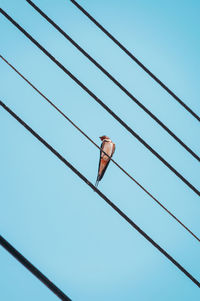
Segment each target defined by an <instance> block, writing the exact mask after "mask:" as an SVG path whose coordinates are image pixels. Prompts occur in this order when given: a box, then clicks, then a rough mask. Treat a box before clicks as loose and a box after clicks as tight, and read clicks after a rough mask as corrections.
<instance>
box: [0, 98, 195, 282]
mask: <svg viewBox="0 0 200 301" xmlns="http://www.w3.org/2000/svg"><path fill="white" fill-rule="evenodd" d="M0 105H1V106H2V107H3V108H4V109H5V110H6V111H7V112H8V113H9V114H10V115H11V116H12V117H14V118H15V119H16V120H17V121H18V122H19V123H20V124H21V125H23V127H25V128H26V129H27V130H28V131H29V132H30V133H31V134H32V135H33V136H34V137H35V138H37V139H38V140H39V141H40V142H41V143H42V144H43V145H44V146H46V147H47V148H48V149H49V150H50V151H51V152H52V153H53V154H54V155H55V156H56V157H57V158H58V159H59V160H61V161H62V162H63V163H64V164H65V165H66V166H68V167H69V168H70V169H71V170H72V171H73V172H74V173H75V174H76V175H77V176H79V178H81V180H82V181H84V182H85V183H86V184H87V185H88V186H90V187H91V188H92V189H93V190H94V191H95V192H96V193H97V194H98V195H99V196H100V197H101V198H102V199H104V200H105V201H106V203H107V204H108V205H109V206H110V207H112V208H113V209H114V210H115V211H116V212H117V213H118V214H119V215H120V216H121V217H122V218H123V219H125V220H126V221H127V222H128V223H129V224H130V225H131V226H132V227H133V228H134V229H135V230H137V231H138V232H139V233H140V234H141V235H142V236H143V237H144V238H146V239H147V240H148V241H149V242H150V243H151V244H152V245H153V246H154V247H155V248H156V249H157V250H159V251H160V252H161V253H162V254H163V255H164V256H165V257H166V258H167V259H168V260H170V261H171V262H172V263H173V264H174V265H175V266H176V267H177V268H178V269H179V270H180V271H182V272H183V273H184V274H185V275H186V276H187V277H188V278H189V279H190V280H192V281H193V282H194V283H195V284H196V285H197V286H198V287H200V282H199V281H198V280H197V279H196V278H194V277H193V276H192V275H191V274H190V273H189V272H188V271H187V270H186V269H184V268H183V266H182V265H180V264H179V263H178V262H177V261H176V260H175V259H174V258H173V257H172V256H171V255H169V253H167V252H166V251H165V250H164V249H163V248H162V247H161V246H160V245H158V244H157V243H156V242H155V241H154V240H153V239H152V238H151V237H150V236H148V235H147V234H146V233H145V232H144V231H143V230H142V229H141V228H140V227H138V226H137V225H136V224H135V223H134V222H133V221H132V220H131V219H130V218H129V217H128V216H127V215H126V214H125V213H124V212H123V211H122V210H120V209H119V208H118V207H117V206H116V205H115V204H114V203H113V202H111V200H110V199H108V198H107V197H106V196H105V195H104V194H103V193H102V192H101V191H100V190H99V189H98V188H96V187H95V186H94V185H93V184H92V183H91V182H90V181H89V180H88V179H87V178H86V177H85V176H84V175H82V174H81V173H80V172H79V171H78V170H77V169H76V168H75V167H74V166H73V165H71V163H70V162H68V161H67V160H66V159H65V158H64V157H63V156H62V155H61V154H59V153H58V152H57V151H56V150H55V149H54V148H53V147H52V146H51V145H50V144H48V143H47V142H46V141H45V140H44V139H43V138H42V137H41V136H40V135H38V134H37V133H36V132H35V131H34V130H33V129H32V128H31V127H30V126H29V125H28V124H26V123H25V122H24V121H23V120H22V119H21V118H20V117H19V116H17V115H16V114H15V113H14V112H13V111H12V110H11V109H10V108H8V107H7V106H6V105H5V104H4V103H3V102H2V101H0Z"/></svg>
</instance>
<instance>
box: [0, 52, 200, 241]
mask: <svg viewBox="0 0 200 301" xmlns="http://www.w3.org/2000/svg"><path fill="white" fill-rule="evenodd" d="M0 58H1V59H2V60H3V61H4V62H5V63H6V64H7V65H9V66H10V67H11V68H12V69H13V70H14V71H15V72H16V73H17V74H18V75H19V76H20V77H22V78H23V79H24V80H25V81H26V82H27V83H28V84H29V85H30V86H31V87H32V88H33V89H34V90H35V91H36V92H38V93H39V94H40V95H41V96H42V97H43V98H44V99H45V100H46V101H47V102H48V103H49V104H50V105H51V106H52V107H54V109H56V110H57V111H58V112H59V113H60V114H61V115H62V116H63V117H64V118H65V119H66V120H68V121H69V122H70V123H71V124H72V125H73V126H74V127H75V128H76V129H77V130H78V131H79V132H80V133H81V134H82V135H83V136H85V137H86V138H87V139H88V140H89V141H90V142H91V143H92V144H93V145H95V146H96V147H97V148H98V149H99V150H101V151H102V152H103V153H104V154H105V155H107V154H106V152H104V150H103V149H102V148H101V147H99V146H98V145H97V144H96V143H95V142H94V141H93V140H92V139H91V138H90V137H89V136H88V135H87V134H85V133H84V132H83V131H82V130H81V129H80V128H79V127H78V126H77V125H76V124H75V123H74V122H73V121H72V120H71V119H70V118H69V117H67V116H66V115H65V114H64V113H63V112H62V111H61V110H60V109H59V108H58V107H57V106H56V105H55V104H54V103H53V102H52V101H51V100H50V99H49V98H47V97H46V96H45V95H44V94H43V93H42V92H41V91H40V90H38V89H37V88H36V87H35V86H34V85H33V84H32V83H31V82H30V81H29V80H28V79H27V78H26V77H24V76H23V75H22V74H21V73H20V72H19V71H18V70H17V69H16V68H15V67H14V66H13V65H11V64H10V63H9V62H8V61H7V60H6V59H5V58H4V57H3V56H2V55H0ZM107 156H108V155H107ZM108 157H109V158H110V160H111V161H112V162H113V163H114V164H115V165H116V166H117V167H118V168H119V169H120V170H121V171H122V172H123V173H124V174H126V175H127V176H128V177H129V178H130V179H131V180H132V181H133V182H135V183H136V184H137V185H138V186H139V187H140V188H141V189H142V190H143V191H144V192H145V193H146V194H147V195H148V196H150V197H151V198H152V199H153V200H154V201H155V202H156V203H157V204H158V205H159V206H161V207H162V208H163V209H164V210H165V211H166V212H167V213H168V214H169V215H171V217H173V218H174V219H175V220H176V221H177V222H178V223H179V224H180V225H181V226H183V227H184V228H185V229H186V230H187V231H188V232H189V233H190V234H191V235H192V236H193V237H194V238H196V239H197V240H198V241H199V242H200V238H199V237H197V236H196V235H195V234H194V233H193V232H192V231H191V230H190V229H189V228H188V227H186V226H185V225H184V224H183V223H182V222H181V221H180V220H179V219H178V218H177V217H176V216H175V215H174V214H173V213H171V212H170V211H169V210H168V209H167V208H166V207H165V206H164V205H163V204H162V203H161V202H159V201H158V199H156V198H155V197H154V196H153V195H152V194H151V193H150V192H149V191H148V190H147V189H145V188H144V187H143V186H142V185H141V184H140V183H139V182H138V181H137V180H135V179H134V178H133V177H132V176H131V175H130V174H129V173H128V172H127V171H126V170H125V169H124V168H123V167H121V166H120V165H119V164H118V163H117V162H116V161H115V160H113V159H112V158H111V157H110V156H108Z"/></svg>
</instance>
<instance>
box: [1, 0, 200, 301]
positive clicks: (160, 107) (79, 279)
mask: <svg viewBox="0 0 200 301" xmlns="http://www.w3.org/2000/svg"><path fill="white" fill-rule="evenodd" d="M34 3H35V4H36V5H38V6H39V7H40V8H41V9H42V10H44V12H46V14H47V15H48V16H49V17H51V18H52V19H53V20H54V21H55V22H57V24H58V25H59V26H60V27H61V28H62V29H64V30H65V31H66V32H67V33H68V34H69V35H70V36H71V37H72V38H73V39H74V40H75V41H76V42H78V43H79V44H80V45H81V47H83V48H84V49H85V50H86V51H88V52H89V54H90V55H91V56H93V57H94V58H95V59H96V60H97V61H98V62H99V63H101V64H102V65H103V67H104V68H106V69H107V70H108V71H109V72H110V73H111V74H112V75H113V76H115V77H116V78H117V79H118V80H119V81H120V82H121V83H122V84H124V86H125V87H126V88H127V89H128V90H129V91H130V92H131V93H132V94H133V95H134V96H136V97H137V98H138V99H139V100H140V101H141V102H142V103H143V104H144V105H145V106H146V107H147V108H148V109H150V110H151V111H152V112H153V113H154V114H155V115H156V116H157V117H159V118H160V119H161V121H162V122H164V123H165V124H166V125H167V126H168V127H169V128H170V129H171V130H172V131H174V132H175V134H176V135H177V136H178V137H180V138H181V139H182V140H183V141H184V142H185V143H186V144H187V145H188V146H190V147H191V149H192V150H194V151H195V152H196V153H197V154H198V155H200V140H199V131H200V125H199V122H198V121H197V120H195V119H194V118H193V117H192V116H191V115H190V114H189V113H188V112H187V111H186V110H185V109H184V108H182V107H181V106H180V105H179V104H178V103H177V102H176V101H175V100H174V99H173V98H172V97H171V96H170V95H168V94H167V92H165V91H164V90H163V89H162V88H161V87H160V86H158V84H156V83H155V82H154V81H153V80H152V79H151V78H150V77H149V76H148V75H147V74H145V72H144V71H142V70H141V69H140V68H139V67H138V66H137V65H136V64H135V63H134V62H133V61H132V60H131V59H130V58H129V57H128V56H127V55H125V54H124V53H123V52H122V51H121V50H120V49H119V48H118V47H117V46H116V45H115V44H114V43H113V42H112V41H111V40H109V39H108V38H107V37H106V36H105V35H104V34H103V33H102V32H101V31H100V30H99V29H98V28H97V27H96V26H95V25H94V24H93V23H92V22H91V21H90V20H89V19H87V17H86V16H84V15H83V14H82V13H81V12H80V11H79V10H78V9H77V8H76V7H75V6H74V5H73V4H72V3H71V2H70V1H67V0H59V1H55V0H54V1H53V0H35V1H34ZM79 3H80V4H82V5H83V7H84V8H85V9H87V10H88V11H89V12H90V13H91V14H92V16H94V17H95V18H96V19H97V20H98V21H99V22H100V23H101V24H102V25H103V26H105V28H106V29H108V30H109V31H110V32H111V33H112V34H113V35H114V36H115V37H116V38H117V39H119V41H120V42H122V43H123V44H124V45H125V46H126V47H127V48H128V49H129V50H130V51H131V52H132V53H133V54H134V55H135V56H136V57H137V58H138V59H140V60H141V61H142V63H143V64H144V65H146V66H147V67H148V68H149V69H150V70H151V71H152V72H153V73H154V74H156V76H158V77H159V78H160V79H161V80H162V81H163V82H164V83H166V84H167V85H168V86H169V87H170V88H171V89H172V90H173V91H174V92H175V93H176V94H177V95H178V96H179V97H180V98H181V99H182V100H183V101H184V102H185V103H187V105H188V106H190V107H191V109H193V110H194V111H195V112H196V113H197V114H200V100H199V95H200V85H199V69H200V59H199V52H200V40H199V34H200V18H199V10H200V2H199V1H197V0H192V1H186V0H183V1H182V0H177V1H172V0H170V1H161V0H155V1H149V0H140V1H139V0H138V1H135V0H134V1H133V0H124V1H120V0H109V1H107V0H101V1H92V0H84V1H79ZM0 6H1V7H2V8H3V9H4V10H5V11H6V12H7V13H8V14H10V15H11V16H12V17H13V18H14V19H15V20H16V21H17V22H18V23H19V24H20V25H21V26H23V27H24V28H25V29H26V30H27V31H28V32H29V33H30V34H31V35H33V37H34V38H36V39H37V40H38V41H39V42H40V43H41V44H42V45H43V46H44V47H46V49H47V50H48V51H49V52H50V53H51V54H52V55H53V56H55V57H56V58H57V59H58V60H59V61H60V62H61V63H62V64H63V65H64V66H65V67H67V68H68V69H69V70H70V71H71V72H72V73H73V74H74V75H75V76H76V77H78V78H79V80H81V81H82V82H83V83H84V84H85V85H87V86H88V88H89V89H90V90H91V91H92V92H94V93H95V94H96V95H97V96H98V97H99V98H100V99H102V100H103V101H104V102H105V103H106V104H107V105H108V106H109V107H110V108H111V109H112V110H113V111H114V112H115V113H117V114H118V115H119V116H120V117H121V118H122V119H123V120H124V121H125V122H126V123H127V124H128V125H129V126H130V127H131V128H133V129H134V130H135V131H136V132H137V133H138V134H139V135H140V136H141V137H142V138H143V139H144V140H145V141H146V142H148V143H149V144H150V145H151V146H152V147H153V148H154V149H155V150H156V151H157V152H158V153H159V154H160V155H162V156H163V157H164V158H165V159H166V160H167V161H168V162H169V163H170V164H171V165H172V166H174V167H175V168H176V169H177V170H178V171H179V172H180V173H181V174H182V175H183V176H184V177H185V178H187V179H188V180H189V181H191V183H192V184H193V185H194V186H196V187H197V188H198V189H200V184H199V178H200V166H199V164H198V162H197V160H195V159H194V158H193V157H192V156H191V155H190V154H189V153H187V151H186V150H184V149H183V147H181V146H180V145H179V144H178V143H177V142H176V141H175V140H174V139H173V138H172V137H171V136H169V135H168V134H167V133H166V132H165V131H164V130H163V129H162V128H161V127H159V126H158V125H157V124H156V122H154V121H153V120H152V119H151V118H150V117H149V116H148V115H147V114H145V113H144V112H143V111H142V110H141V109H140V108H139V107H138V106H137V105H136V104H135V103H134V102H133V101H132V100H131V99H129V98H128V97H127V96H126V95H125V94H123V92H122V91H121V90H120V89H119V88H118V87H116V86H115V85H114V84H113V83H112V82H111V81H110V80H109V79H108V78H106V76H105V75H104V74H102V73H101V72H100V71H99V70H98V69H97V68H96V67H95V66H94V65H92V63H91V62H89V61H88V60H87V59H86V58H85V57H84V56H83V55H82V54H81V53H80V52H79V51H78V50H76V49H75V48H74V46H73V45H71V44H70V43H69V42H68V41H67V40H66V39H65V38H64V37H63V36H62V35H61V34H59V33H58V32H57V31H56V30H55V29H54V28H53V27H52V26H51V25H50V24H48V23H47V21H45V20H44V19H43V18H42V17H41V16H40V15H39V14H38V13H37V12H36V11H35V10H34V9H33V8H32V7H31V6H30V5H29V4H28V3H27V2H26V1H25V0H18V1H14V0H0ZM0 54H1V55H3V56H4V57H5V58H6V59H7V60H8V61H9V62H10V63H12V64H13V65H14V66H15V67H16V68H17V69H18V70H19V71H20V72H21V73H22V74H23V75H24V76H26V77H27V78H28V79H29V80H30V81H31V82H32V83H33V84H34V85H35V86H36V87H37V88H38V89H40V90H41V91H42V92H43V93H44V94H45V95H46V96H47V97H49V98H50V99H51V100H52V101H53V102H54V103H55V104H56V105H57V106H58V107H59V108H60V109H61V110H63V112H64V113H65V114H66V115H67V116H68V117H70V118H71V119H72V120H73V121H74V122H75V123H76V124H77V125H78V126H79V127H80V128H81V129H82V130H83V131H85V132H86V133H87V134H88V135H89V137H90V138H92V139H93V140H94V141H95V142H96V143H97V144H99V145H100V140H99V136H101V135H108V136H109V137H110V138H111V139H112V140H113V142H115V144H116V152H115V154H114V159H115V160H116V161H117V162H118V163H119V164H120V165H121V166H122V167H123V168H125V169H126V170H127V171H128V172H129V173H130V174H131V175H132V176H133V177H135V178H136V179H137V180H138V181H139V182H140V183H141V184H142V185H143V186H144V187H145V188H147V189H148V190H149V191H150V192H151V193H152V194H153V195H154V196H155V197H157V198H158V200H159V201H160V202H161V203H162V204H164V205H165V206H166V207H167V208H168V209H169V210H171V211H172V212H173V213H174V214H175V215H176V216H177V217H178V218H179V219H180V220H181V221H182V222H184V223H185V224H186V225H187V226H188V227H189V228H190V229H191V230H192V231H193V232H194V233H195V234H196V235H198V236H200V221H199V212H200V202H199V198H198V196H197V195H196V194H195V193H194V192H193V191H192V190H191V189H189V188H188V187H187V186H186V185H185V184H184V183H183V182H182V181H181V180H180V179H178V178H177V177H176V176H175V175H174V174H173V173H172V172H171V171H170V170H169V169H168V168H167V167H166V166H164V165H163V164H162V163H161V162H160V161H159V160H158V159H157V158H156V157H155V156H153V155H152V153H150V152H149V151H148V150H147V149H146V148H145V147H144V146H143V145H142V144H141V143H140V142H139V141H138V140H136V139H135V138H134V137H133V136H132V135H131V134H130V133H129V132H127V131H126V130H125V129H124V128H123V127H122V126H121V125H120V124H119V123H118V122H117V121H116V120H115V119H114V118H113V117H112V116H111V115H109V114H108V113H107V112H106V111H105V110H104V109H103V108H102V107H101V106H100V105H99V104H97V103H96V102H95V101H94V100H93V99H92V98H91V97H90V96H89V95H88V94H87V93H86V92H84V91H83V90H82V89H81V88H80V87H79V86H77V84H76V83H75V82H73V80H72V79H70V78H69V77H68V76H67V75H66V74H65V73H64V72H63V71H62V70H61V69H59V68H58V66H56V65H55V64H54V63H53V62H52V61H51V60H50V59H49V58H48V57H47V56H45V55H44V54H43V53H42V52H41V51H40V50H39V49H38V48H37V47H36V46H34V44H33V43H32V42H31V41H29V40H28V39H27V38H26V37H25V36H24V35H23V34H22V33H21V32H20V31H19V30H18V29H16V28H15V27H14V26H13V25H12V24H11V23H10V22H9V21H8V20H7V19H5V17H4V16H2V15H0ZM0 78H1V80H0V91H1V100H2V101H3V102H4V103H5V104H6V105H8V106H9V107H10V108H11V109H12V110H13V111H14V112H15V113H16V114H18V115H19V116H20V117H21V118H22V119H23V120H24V121H25V122H27V123H28V124H29V125H30V126H31V127H32V128H33V129H34V130H35V131H36V132H38V133H39V134H40V135H41V136H42V137H43V138H44V139H45V140H46V141H47V142H48V143H50V144H51V145H52V146H53V147H54V148H55V149H56V150H57V151H58V152H60V153H61V154H62V155H63V156H64V157H65V158H66V159H67V160H69V161H70V162H71V164H73V165H74V166H75V167H76V168H77V169H78V170H79V171H80V172H81V173H83V174H84V175H85V176H86V177H87V178H88V179H89V180H90V181H91V182H92V183H95V181H96V175H97V169H98V162H99V150H98V149H97V148H96V147H95V146H93V145H92V144H91V143H90V142H89V141H87V140H86V138H85V137H83V136H82V135H81V134H80V133H79V132H78V131H77V130H76V129H75V128H74V127H73V126H72V125H70V124H69V123H68V122H67V121H66V120H65V119H64V118H63V117H62V116H60V115H59V114H58V113H57V112H56V111H55V110H54V109H53V108H52V107H51V106H50V105H49V104H48V103H47V102H46V101H45V100H44V99H43V98H42V97H41V96H40V95H39V94H37V93H36V92H35V91H34V90H33V89H32V88H31V87H30V86H29V85H28V84H27V83H26V82H25V81H24V80H23V79H21V78H20V77H19V76H18V75H17V74H16V73H15V72H14V71H13V70H12V69H11V68H10V67H9V66H7V65H6V64H5V62H3V61H2V60H0ZM0 129H1V130H0V141H1V147H0V162H1V163H0V164H1V173H0V204H1V210H0V233H1V235H2V236H4V237H5V238H6V239H7V240H8V241H9V242H10V243H11V244H12V245H13V246H14V247H15V248H16V249H17V250H18V251H20V252H21V253H22V254H23V255H24V256H25V257H26V258H27V259H29V260H30V261H31V262H32V263H33V264H34V265H35V266H36V267H37V268H39V269H40V270H41V271H42V272H43V273H44V274H45V275H46V276H47V277H48V278H50V279H51V280H52V281H53V282H54V283H55V284H56V285H57V286H58V287H59V288H60V289H62V290H63V291H64V292H65V293H66V294H67V295H68V296H69V297H70V298H71V299H72V300H75V301H100V300H101V301H102V300H104V301H110V300H115V301H124V300H125V301H132V300H140V301H147V300H148V301H149V300H154V301H160V300H162V301H167V300H174V301H175V300H176V301H177V300H181V301H189V300H194V301H195V300H199V299H200V290H199V289H198V287H197V286H195V284H194V283H193V282H192V281H191V280H189V279H188V278H187V277H186V276H185V275H184V274H183V273H182V272H180V270H178V269H177V268H176V267H175V266H174V265H173V264H172V263H171V262H169V261H168V260H167V259H166V258H165V257H164V256H163V255H162V254H161V253H159V252H158V250H156V249H155V248H154V247H153V246H152V245H151V244H150V243H149V242H148V241H146V240H145V239H144V238H143V237H142V236H141V235H140V234H139V233H137V232H136V231H135V230H134V229H132V228H131V227H130V226H129V225H128V224H127V222H125V221H124V220H123V219H122V218H121V217H120V216H118V214H117V213H116V212H114V211H113V210H112V208H110V207H109V206H108V205H107V204H106V203H105V202H104V201H103V200H102V199H101V198H100V197H99V196H98V195H97V194H96V193H95V192H94V191H93V190H92V189H91V188H90V187H88V186H87V185H86V184H85V183H83V182H82V181H81V180H80V179H79V178H78V177H77V175H75V174H74V173H72V171H71V170H70V169H69V168H67V167H66V166H65V165H64V164H63V163H62V162H61V161H59V160H58V159H57V158H56V157H55V156H54V155H53V154H52V153H51V152H50V151H49V150H48V149H47V148H45V147H44V146H43V145H42V144H41V143H40V142H39V141H37V140H36V139H35V138H34V137H33V136H32V135H31V134H30V133H29V132H27V130H26V129H24V128H23V127H22V126H21V125H20V124H19V123H17V121H16V120H14V119H13V118H12V117H11V116H10V115H9V114H8V113H7V112H6V111H5V110H4V109H3V108H0ZM99 189H100V190H101V191H102V192H103V193H104V194H105V195H107V197H109V198H110V199H111V201H113V202H114V203H115V204H116V205H117V206H119V207H120V209H121V210H123V211H124V212H125V213H126V214H127V215H128V216H129V217H130V218H131V219H133V221H134V222H135V223H136V224H137V225H138V226H139V227H141V228H142V229H143V230H144V231H145V232H146V233H147V234H148V235H150V236H151V237H152V238H153V239H154V240H155V241H156V242H157V243H158V244H159V245H160V246H162V247H163V248H165V249H166V251H167V252H169V254H170V255H172V256H173V257H174V258H175V259H176V260H177V261H178V262H179V263H180V264H181V265H183V266H184V267H185V268H186V269H187V270H188V271H189V272H190V273H191V274H192V275H193V276H194V277H196V278H197V279H198V280H199V281H200V244H199V242H197V241H196V240H195V239H194V238H193V237H192V236H191V235H190V234H189V233H187V232H186V231H185V230H184V229H183V228H182V227H181V226H180V225H179V224H178V223H177V222H175V221H174V220H173V219H172V218H171V217H170V216H169V215H168V214H167V213H165V212H164V211H163V210H162V209H161V208H160V207H159V206H158V205H157V204H156V203H155V202H154V201H153V200H152V199H150V198H149V197H148V196H147V195H146V194H145V193H144V192H143V191H142V190H141V189H140V188H139V187H138V186H136V185H135V184H134V183H133V182H132V181H131V180H130V179H129V178H128V177H127V176H126V175H124V174H123V173H122V172H121V171H120V170H119V169H118V168H117V167H116V166H115V165H114V164H113V163H112V162H111V163H110V165H109V168H108V169H107V171H106V174H105V176H104V178H103V180H102V181H101V182H100V184H99ZM0 299H1V300H5V301H11V300H20V301H23V300H24V301H25V300H29V301H32V300H34V301H35V300H57V297H56V296H55V295H54V294H53V293H51V292H50V291H49V290H48V289H47V288H46V287H45V286H44V285H43V284H42V283H41V282H39V281H38V280H37V279H36V278H35V277H34V276H33V275H32V274H30V272H28V271H27V270H26V269H25V268H24V267H23V266H21V264H20V263H18V262H17V261H16V260H15V259H14V258H12V257H11V255H10V254H8V253H7V252H6V251H5V250H4V249H3V248H0Z"/></svg>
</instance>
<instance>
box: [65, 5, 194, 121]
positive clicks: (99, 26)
mask: <svg viewBox="0 0 200 301" xmlns="http://www.w3.org/2000/svg"><path fill="white" fill-rule="evenodd" d="M70 1H71V2H72V3H73V4H74V5H75V6H76V7H77V8H78V9H79V10H80V11H82V12H83V13H84V15H85V16H87V17H88V18H89V19H90V20H91V21H92V22H93V23H94V24H95V25H96V26H97V27H98V28H99V29H101V30H102V31H103V32H104V33H105V34H106V35H107V36H108V37H109V38H110V39H111V40H112V41H113V42H114V43H115V44H116V45H118V46H119V47H120V48H121V49H122V50H123V51H124V52H125V53H126V54H127V55H128V56H129V57H130V58H131V59H132V60H133V61H134V62H135V63H136V64H137V65H138V66H140V67H141V68H142V69H143V70H144V71H145V72H146V73H147V74H148V75H149V76H150V77H151V78H153V79H154V80H155V81H156V82H157V83H158V84H159V85H160V86H161V87H162V88H163V89H165V91H167V92H168V93H169V94H170V95H171V96H172V97H173V98H174V99H175V100H176V101H177V102H178V103H179V104H180V105H182V106H183V107H184V108H185V109H186V110H187V111H188V112H189V113H190V114H191V115H192V116H193V117H195V118H196V119H197V120H198V121H200V117H199V116H198V115H197V114H196V113H195V112H194V111H192V109H190V108H189V107H188V105H186V104H185V103H184V102H183V101H182V100H181V99H180V98H179V97H178V96H177V95H176V94H175V93H174V92H173V91H172V90H170V89H169V88H168V87H167V86H166V85H165V84H164V83H163V82H162V81H161V80H160V79H159V78H158V77H156V76H155V75H154V74H153V73H152V72H151V71H150V70H149V69H148V68H147V67H145V66H144V65H143V64H142V62H141V61H139V60H138V59H137V58H136V57H135V56H134V55H133V54H132V53H131V52H130V51H129V50H128V49H127V48H125V47H124V46H123V45H122V44H121V43H120V42H119V41H118V40H117V39H116V38H115V37H114V36H113V35H111V33H109V32H108V31H107V30H106V29H105V28H104V27H103V26H102V25H101V24H100V23H99V22H97V20H95V19H94V18H93V17H92V16H91V15H90V14H89V13H88V12H87V11H86V10H85V9H84V8H83V7H82V6H81V5H80V4H78V3H77V2H76V1H75V0H70Z"/></svg>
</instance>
